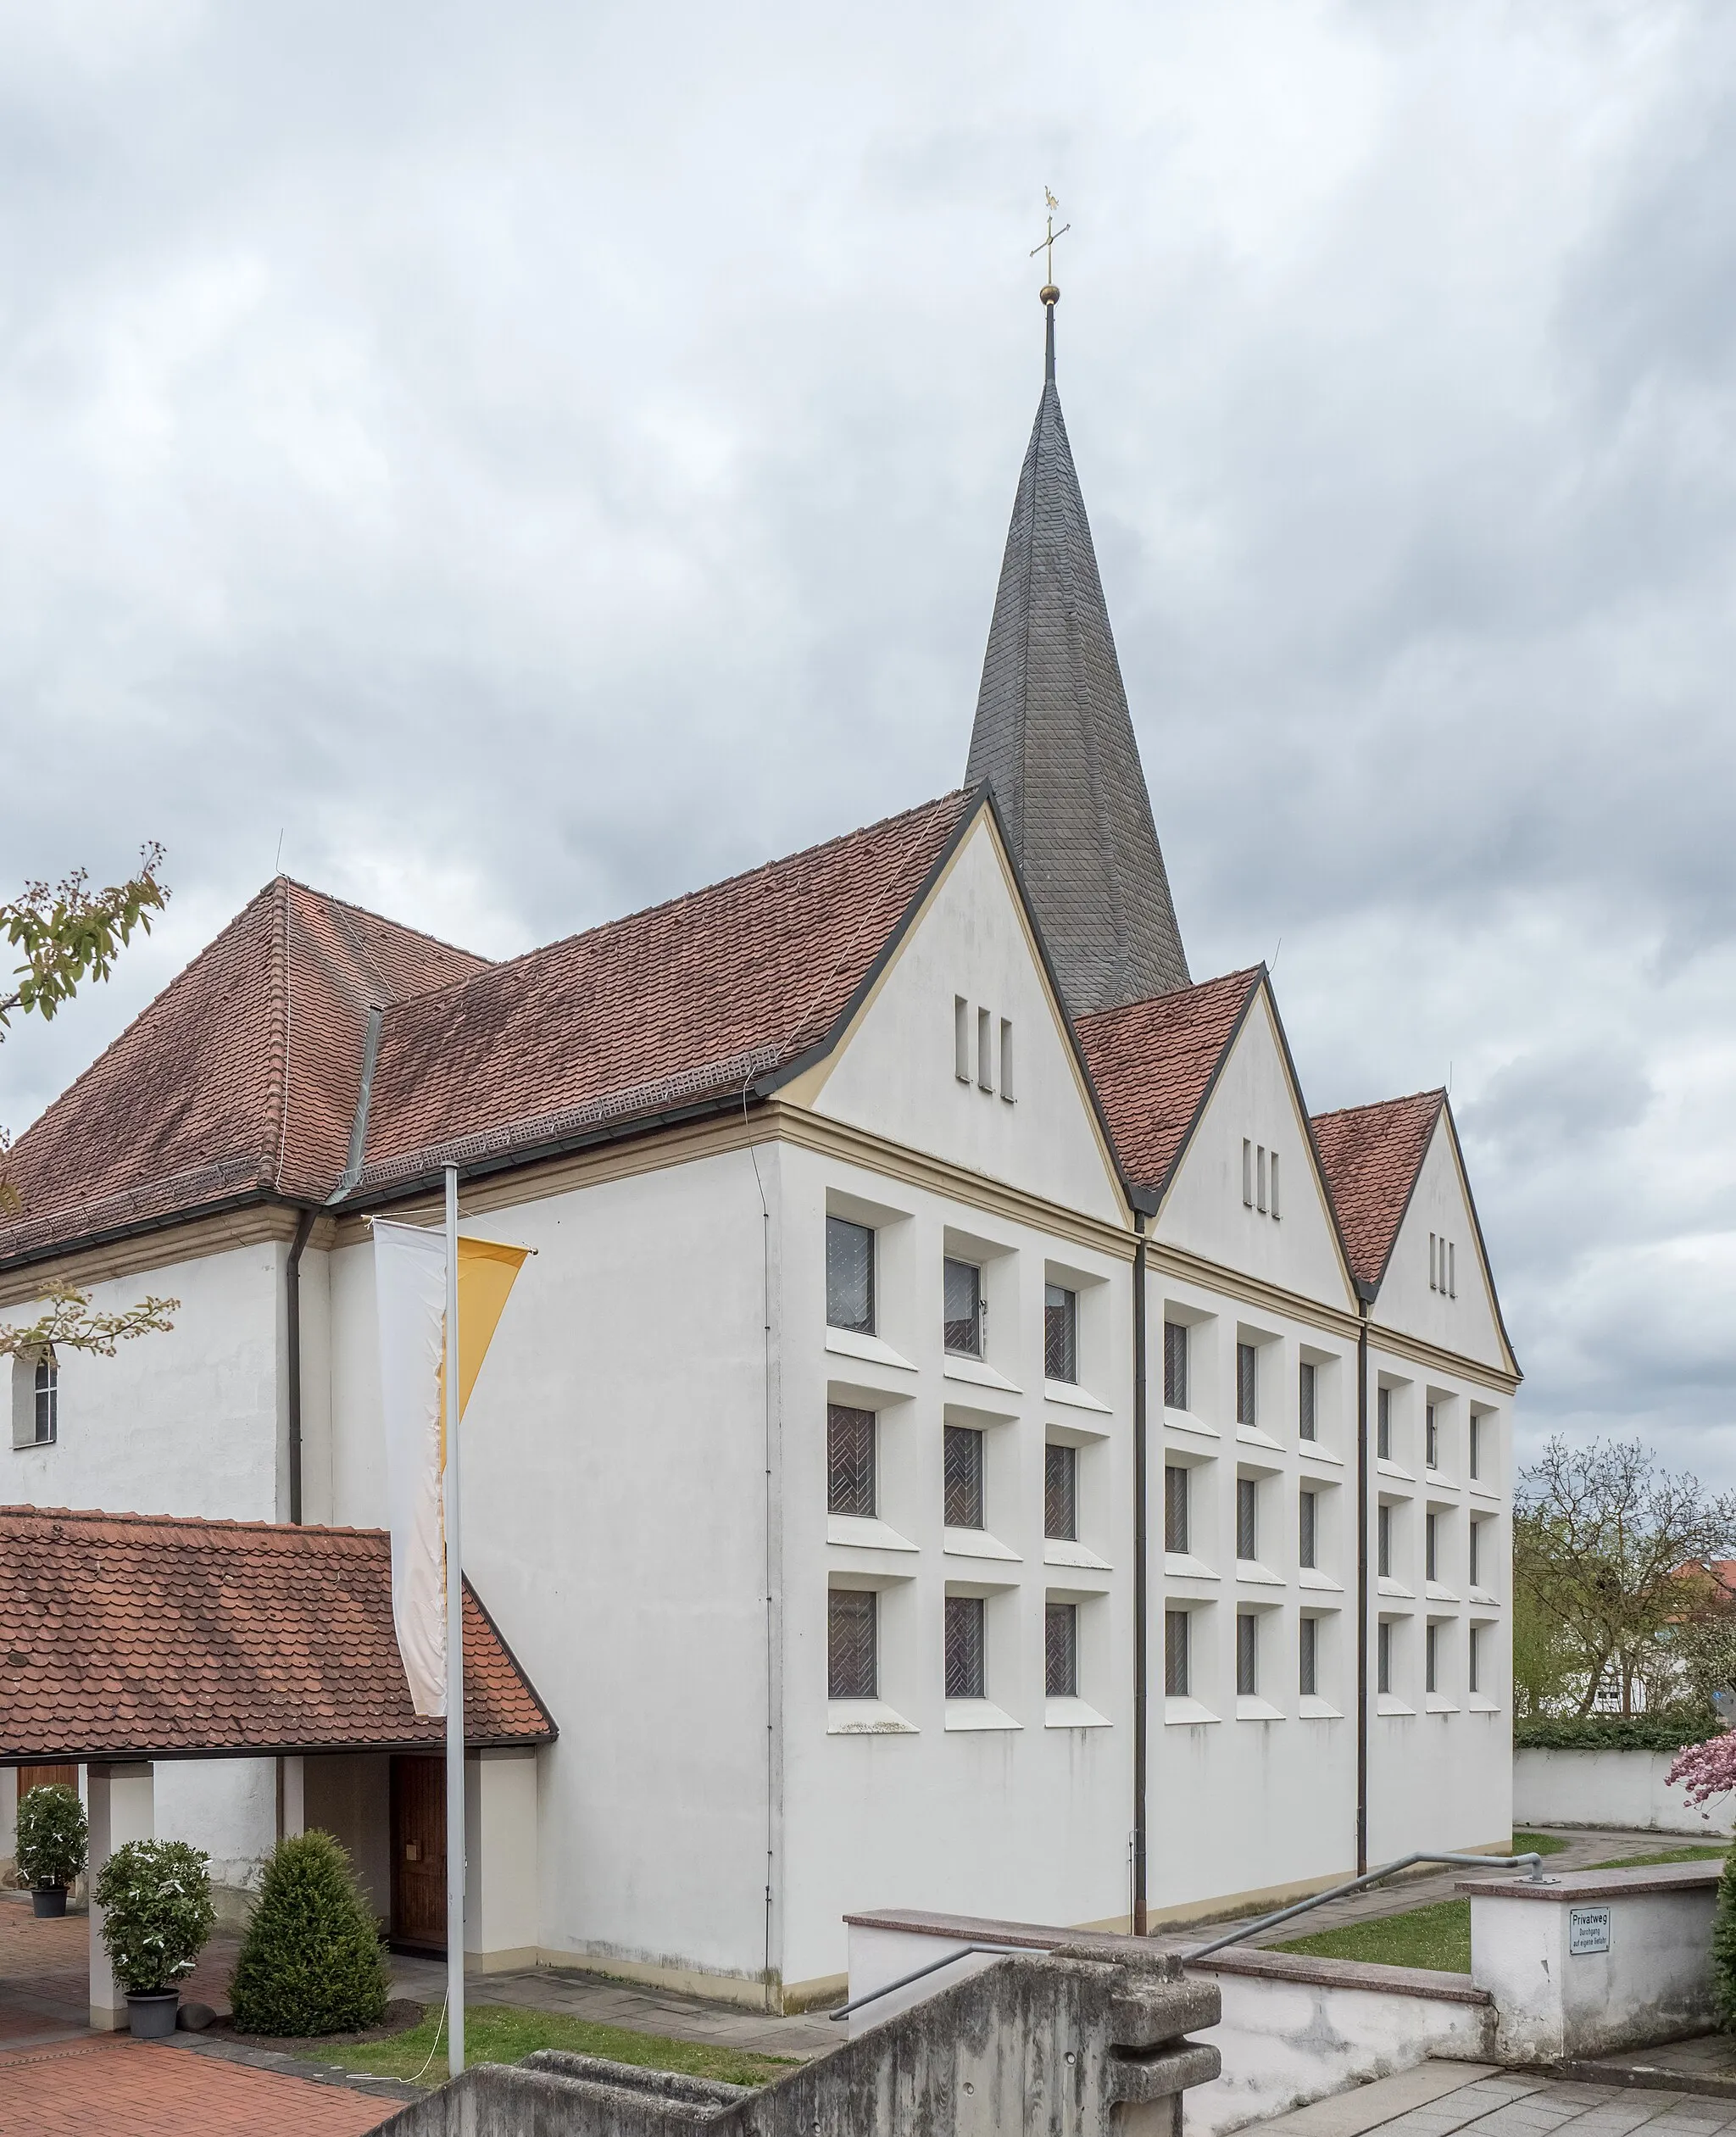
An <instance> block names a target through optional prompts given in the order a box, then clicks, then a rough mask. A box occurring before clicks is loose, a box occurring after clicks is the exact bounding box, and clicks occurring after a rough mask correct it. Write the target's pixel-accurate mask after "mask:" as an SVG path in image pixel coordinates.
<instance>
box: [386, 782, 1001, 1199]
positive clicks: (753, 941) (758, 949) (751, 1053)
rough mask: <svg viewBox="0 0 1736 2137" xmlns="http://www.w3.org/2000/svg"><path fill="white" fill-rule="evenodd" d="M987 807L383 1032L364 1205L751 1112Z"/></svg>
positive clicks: (759, 871)
mask: <svg viewBox="0 0 1736 2137" xmlns="http://www.w3.org/2000/svg"><path fill="white" fill-rule="evenodd" d="M977 805H978V804H977V798H976V797H975V796H973V795H970V794H965V793H951V794H947V795H944V796H943V798H942V799H940V800H938V801H932V802H926V803H925V804H923V805H922V806H921V808H919V809H911V810H906V811H905V812H904V814H903V815H898V816H891V817H888V818H887V819H886V821H884V822H882V823H877V824H871V825H869V826H866V828H865V829H863V830H861V831H853V832H849V833H847V834H846V835H845V836H844V837H843V838H833V839H829V840H828V841H827V842H826V843H825V844H824V845H821V846H812V847H810V848H809V849H807V850H806V851H805V852H804V853H799V854H793V855H791V856H790V857H789V858H788V859H787V860H779V861H773V862H771V863H770V864H768V865H766V866H765V867H763V868H756V869H754V870H753V871H751V872H750V873H748V874H747V875H745V876H736V877H732V878H731V879H730V880H729V881H728V882H721V883H714V884H713V885H712V886H711V887H710V888H709V889H706V890H698V891H694V892H692V893H689V894H688V895H687V897H685V898H677V899H674V900H673V901H672V902H671V903H670V904H666V905H658V906H654V907H653V908H652V909H651V910H649V911H648V912H643V913H635V914H633V915H632V916H631V917H630V918H628V919H626V920H619V921H611V922H609V924H608V925H607V926H605V927H593V928H592V929H590V930H589V931H588V932H587V933H585V934H582V935H573V936H570V937H569V938H567V940H566V941H565V942H560V943H553V944H551V945H550V946H549V947H548V949H538V950H532V951H531V953H530V954H528V955H527V956H524V957H519V958H515V959H514V960H512V961H511V962H510V963H509V964H504V965H496V966H492V967H491V969H490V970H489V971H486V972H484V973H483V974H481V977H478V978H476V979H471V980H469V981H467V982H465V984H464V985H462V986H459V987H454V988H448V989H447V990H445V991H444V992H443V993H438V994H431V995H425V996H423V997H422V998H421V999H419V1000H417V1001H414V1002H406V1003H404V1004H403V1005H400V1006H399V1007H398V1008H396V1009H394V1010H390V1011H389V1012H388V1013H387V1017H386V1021H385V1027H384V1029H383V1032H382V1033H381V1042H380V1056H379V1063H378V1066H377V1067H376V1071H375V1077H374V1087H373V1098H372V1102H371V1105H370V1110H369V1116H368V1135H367V1146H366V1153H365V1155H366V1166H365V1170H364V1172H363V1175H362V1182H361V1187H362V1191H363V1192H364V1194H365V1192H366V1190H367V1189H368V1188H370V1187H378V1186H381V1185H383V1184H389V1183H394V1182H398V1183H401V1182H403V1181H405V1180H408V1179H412V1178H415V1177H417V1176H418V1175H420V1174H423V1173H426V1172H427V1171H430V1170H431V1169H432V1167H433V1166H435V1165H436V1164H437V1163H438V1162H439V1161H441V1160H442V1158H444V1157H445V1156H447V1155H452V1156H453V1157H455V1158H457V1159H458V1160H459V1161H460V1162H462V1161H464V1160H467V1159H472V1158H475V1157H477V1156H481V1155H484V1154H492V1153H497V1152H509V1151H514V1150H516V1151H520V1152H523V1151H526V1150H528V1149H535V1148H536V1147H537V1146H539V1145H546V1144H550V1143H554V1142H556V1141H559V1139H560V1138H563V1137H565V1136H569V1135H571V1134H574V1133H576V1132H581V1131H582V1130H583V1129H585V1128H586V1127H590V1126H593V1125H594V1124H597V1123H600V1122H604V1121H627V1120H631V1119H634V1118H638V1117H644V1116H654V1115H657V1114H659V1113H662V1112H665V1111H668V1110H676V1109H678V1108H680V1107H682V1106H687V1105H694V1104H696V1103H698V1102H699V1101H702V1100H704V1099H715V1098H717V1097H720V1096H730V1095H734V1096H737V1097H739V1096H740V1094H742V1092H743V1089H744V1088H745V1087H746V1086H747V1085H748V1082H750V1080H752V1079H754V1078H755V1077H763V1076H765V1075H766V1074H767V1073H768V1072H770V1071H773V1070H776V1069H778V1068H783V1067H787V1066H789V1065H790V1064H791V1063H793V1061H795V1060H798V1058H799V1057H800V1056H801V1055H803V1054H804V1053H805V1052H806V1051H807V1050H808V1049H810V1048H811V1047H813V1046H814V1045H815V1043H817V1042H819V1041H821V1039H823V1038H825V1037H826V1034H827V1033H829V1032H831V1031H832V1027H833V1026H834V1025H835V1024H836V1023H837V1020H838V1018H839V1016H841V1015H842V1014H843V1012H844V1011H845V1010H846V1009H847V1008H848V1007H849V1005H850V1003H851V1000H852V998H853V997H854V995H855V994H856V993H857V991H858V989H859V988H861V987H862V986H863V984H864V983H865V981H866V980H867V979H868V977H869V976H870V975H871V972H872V971H873V969H874V966H875V963H876V959H877V958H878V957H879V955H880V954H881V953H882V950H883V949H885V948H886V946H887V943H888V941H889V940H890V938H892V937H893V933H894V932H895V931H896V930H897V928H898V927H899V923H900V921H902V920H903V919H904V917H905V915H907V914H908V913H909V912H910V910H911V909H912V908H913V906H914V905H915V902H916V900H917V899H918V898H919V896H920V895H921V893H922V891H923V888H924V887H925V886H926V883H927V882H928V879H929V877H930V876H931V874H932V871H933V870H934V868H935V866H936V865H937V864H938V862H939V860H941V858H942V857H943V854H945V852H946V850H947V849H948V846H949V842H950V841H951V840H952V838H954V834H955V833H957V832H959V831H960V829H961V828H962V826H963V825H964V823H965V821H966V819H967V818H968V816H969V815H971V814H972V813H973V811H974V810H975V808H976V807H977Z"/></svg>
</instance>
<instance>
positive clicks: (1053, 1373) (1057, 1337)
mask: <svg viewBox="0 0 1736 2137" xmlns="http://www.w3.org/2000/svg"><path fill="white" fill-rule="evenodd" d="M1043 1376H1044V1377H1045V1378H1046V1379H1049V1380H1064V1381H1066V1382H1068V1383H1070V1384H1071V1383H1072V1382H1074V1381H1077V1379H1078V1377H1079V1294H1078V1293H1077V1291H1069V1290H1068V1289H1067V1288H1066V1285H1065V1284H1059V1283H1049V1284H1045V1285H1044V1286H1043Z"/></svg>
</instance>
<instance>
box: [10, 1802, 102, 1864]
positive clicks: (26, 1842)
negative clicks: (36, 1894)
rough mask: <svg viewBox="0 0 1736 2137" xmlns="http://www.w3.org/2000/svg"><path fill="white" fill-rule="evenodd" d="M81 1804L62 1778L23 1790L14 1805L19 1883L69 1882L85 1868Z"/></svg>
mask: <svg viewBox="0 0 1736 2137" xmlns="http://www.w3.org/2000/svg"><path fill="white" fill-rule="evenodd" d="M85 1850H86V1828H85V1806H84V1805H83V1804H82V1803H81V1802H80V1801H79V1800H78V1790H77V1789H70V1788H68V1787H67V1785H66V1784H65V1783H64V1781H53V1782H50V1783H49V1784H48V1785H47V1787H46V1788H40V1789H25V1793H24V1795H23V1796H22V1797H21V1798H20V1799H19V1806H18V1839H17V1840H16V1841H15V1842H14V1846H13V1853H14V1855H15V1856H16V1857H17V1859H18V1879H19V1884H71V1883H72V1881H73V1879H74V1878H76V1877H77V1875H78V1874H79V1873H80V1871H81V1870H82V1869H83V1868H84V1867H85Z"/></svg>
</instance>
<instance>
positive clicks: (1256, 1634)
mask: <svg viewBox="0 0 1736 2137" xmlns="http://www.w3.org/2000/svg"><path fill="white" fill-rule="evenodd" d="M1259 1689H1260V1620H1259V1619H1258V1618H1257V1617H1255V1615H1254V1613H1253V1611H1243V1612H1242V1613H1241V1615H1240V1616H1239V1617H1238V1618H1237V1620H1236V1692H1237V1695H1238V1698H1241V1699H1244V1700H1251V1699H1252V1698H1254V1697H1255V1695H1256V1693H1257V1692H1258V1691H1259Z"/></svg>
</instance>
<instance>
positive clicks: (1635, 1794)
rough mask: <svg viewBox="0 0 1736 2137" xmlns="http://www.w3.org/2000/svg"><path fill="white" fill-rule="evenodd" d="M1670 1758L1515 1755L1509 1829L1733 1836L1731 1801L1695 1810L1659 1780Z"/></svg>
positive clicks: (1666, 1754) (1735, 1814)
mask: <svg viewBox="0 0 1736 2137" xmlns="http://www.w3.org/2000/svg"><path fill="white" fill-rule="evenodd" d="M1674 1757H1675V1754H1674V1752H1672V1751H1516V1752H1515V1753H1514V1754H1513V1823H1514V1824H1515V1825H1519V1826H1526V1825H1616V1826H1627V1827H1630V1828H1633V1829H1634V1830H1635V1831H1639V1832H1644V1833H1685V1834H1693V1835H1694V1838H1695V1839H1715V1840H1722V1839H1729V1838H1730V1836H1731V1834H1733V1833H1736V1795H1717V1796H1714V1797H1713V1798H1712V1800H1711V1802H1710V1803H1703V1804H1701V1805H1700V1806H1698V1808H1695V1807H1694V1806H1692V1805H1690V1804H1689V1801H1688V1799H1687V1797H1686V1796H1685V1795H1683V1792H1682V1790H1681V1789H1679V1788H1673V1789H1672V1788H1670V1787H1668V1786H1667V1785H1666V1783H1665V1780H1664V1776H1665V1774H1666V1773H1667V1772H1669V1770H1670V1766H1671V1761H1672V1760H1673V1758H1674Z"/></svg>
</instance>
